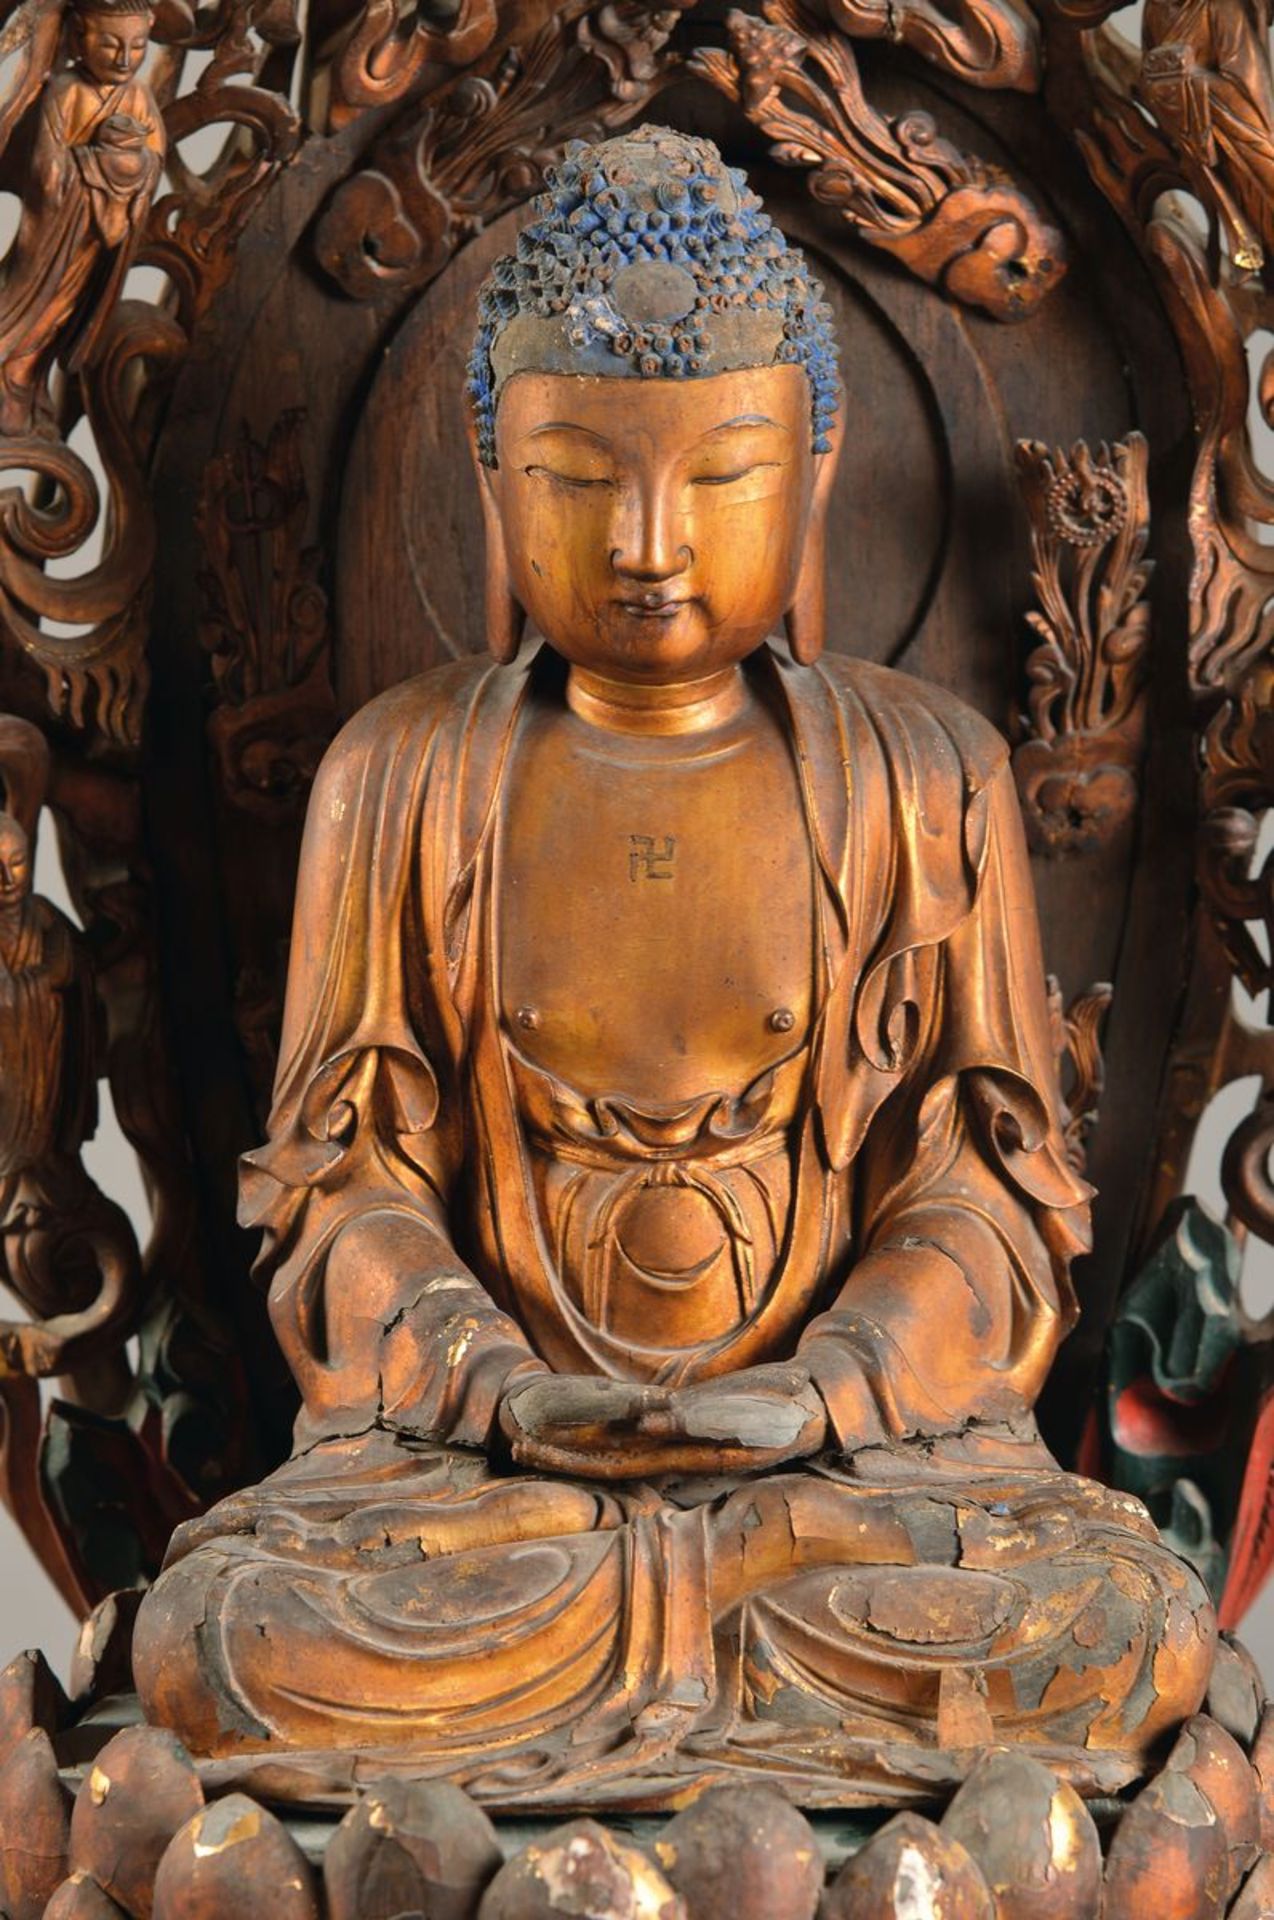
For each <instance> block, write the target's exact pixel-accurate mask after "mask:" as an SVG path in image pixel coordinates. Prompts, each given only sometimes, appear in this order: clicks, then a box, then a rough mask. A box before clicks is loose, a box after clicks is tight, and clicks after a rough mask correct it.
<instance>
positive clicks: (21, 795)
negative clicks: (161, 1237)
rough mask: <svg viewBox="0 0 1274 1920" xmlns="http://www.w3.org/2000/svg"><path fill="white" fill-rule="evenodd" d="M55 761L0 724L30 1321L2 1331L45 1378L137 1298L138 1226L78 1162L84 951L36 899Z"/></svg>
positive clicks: (105, 1341)
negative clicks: (42, 814) (38, 847)
mask: <svg viewBox="0 0 1274 1920" xmlns="http://www.w3.org/2000/svg"><path fill="white" fill-rule="evenodd" d="M48 760H49V755H48V748H47V746H46V745H45V742H44V739H43V736H42V735H41V734H40V733H39V732H38V731H37V730H36V729H35V728H34V727H32V726H30V725H29V724H28V723H27V722H25V721H22V720H16V719H13V718H11V717H9V716H2V717H0V780H3V784H4V792H5V803H4V811H3V812H0V1279H2V1280H3V1281H4V1283H5V1285H6V1286H8V1287H9V1289H10V1290H11V1291H12V1292H13V1293H14V1294H15V1295H16V1296H17V1298H18V1299H19V1300H20V1301H21V1302H22V1304H23V1306H24V1307H25V1308H26V1309H27V1312H28V1313H29V1314H30V1315H31V1319H30V1320H29V1321H27V1322H23V1323H17V1324H10V1325H0V1369H3V1371H4V1372H5V1373H7V1374H14V1373H16V1374H23V1375H31V1376H36V1377H47V1376H50V1375H53V1374H61V1373H66V1374H69V1373H73V1372H75V1370H76V1368H77V1367H79V1366H82V1365H83V1363H84V1362H85V1361H86V1360H90V1359H92V1358H93V1357H94V1355H95V1354H96V1353H98V1352H100V1351H102V1349H103V1348H105V1347H110V1346H112V1345H117V1344H119V1343H120V1342H121V1340H122V1338H123V1337H124V1336H125V1335H126V1334H127V1333H129V1332H131V1331H132V1327H133V1324H134V1322H135V1319H136V1315H137V1313H138V1310H139V1307H140V1304H141V1271H140V1262H139V1258H138V1252H137V1243H136V1240H135V1238H134V1235H133V1231H132V1228H131V1227H130V1225H129V1223H128V1220H127V1218H126V1216H125V1215H124V1213H123V1212H122V1210H121V1209H120V1208H119V1207H118V1206H116V1205H115V1204H114V1202H112V1201H110V1200H108V1199H107V1198H106V1196H105V1194H103V1193H102V1192H101V1190H100V1189H99V1188H98V1186H97V1185H96V1183H95V1182H94V1181H93V1180H92V1179H91V1178H90V1177H89V1175H88V1173H87V1172H86V1171H85V1168H84V1165H83V1162H82V1160H81V1159H80V1149H81V1147H82V1146H83V1144H84V1142H85V1140H86V1139H87V1138H89V1137H90V1135H91V1134H92V1132H93V1130H94V1127H95V1125H96V1111H95V1105H96V1103H95V1090H96V1078H97V1072H96V1064H95V1060H94V1047H95V1022H94V1018H93V1000H92V992H93V989H92V981H91V978H90V976H89V971H88V956H87V954H86V952H85V950H84V947H83V944H82V941H81V939H80V937H79V935H78V934H77V932H76V929H75V928H74V927H73V926H72V925H71V923H70V921H69V920H67V919H66V917H65V916H64V915H63V914H61V913H59V911H58V910H57V908H56V907H53V906H51V905H50V903H49V902H48V901H47V900H44V899H42V898H41V896H40V895H39V894H37V893H36V892H35V891H34V885H33V871H34V859H35V839H36V826H37V821H38V818H39V811H40V807H41V805H42V804H43V801H44V797H45V792H46V790H47V784H48Z"/></svg>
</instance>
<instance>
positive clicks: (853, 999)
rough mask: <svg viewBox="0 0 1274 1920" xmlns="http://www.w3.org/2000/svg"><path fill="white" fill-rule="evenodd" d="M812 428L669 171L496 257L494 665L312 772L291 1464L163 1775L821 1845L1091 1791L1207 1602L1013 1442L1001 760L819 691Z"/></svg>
mask: <svg viewBox="0 0 1274 1920" xmlns="http://www.w3.org/2000/svg"><path fill="white" fill-rule="evenodd" d="M838 393H839V389H838V383H837V378H836V372H835V355H834V346H833V341H832V338H831V331H830V319H829V314H828V309H827V308H826V307H825V306H824V305H823V304H822V302H821V299H820V289H819V288H818V287H817V285H816V284H815V283H813V282H812V281H811V280H810V278H809V277H808V274H807V271H806V268H805V264H804V262H803V260H802V258H801V256H800V255H799V254H798V253H797V252H796V251H795V250H793V249H792V248H790V247H788V246H787V245H786V243H785V242H784V240H783V238H782V236H781V235H780V234H779V233H778V232H777V231H776V229H775V228H774V226H773V225H772V224H771V222H770V221H769V219H768V218H767V217H766V215H765V214H764V213H763V212H762V210H761V208H760V205H759V202H758V201H757V200H756V198H755V197H754V196H753V195H752V194H751V193H750V192H749V191H748V189H747V187H746V184H745V182H744V180H743V178H742V176H741V175H740V174H739V173H737V172H734V171H732V170H729V169H727V168H725V167H724V166H723V164H722V162H721V160H720V157H719V155H718V154H717V152H716V150H715V148H713V147H712V146H710V145H709V144H708V143H707V142H705V141H703V140H698V139H691V138H686V137H682V136H680V135H674V134H671V133H669V132H667V131H665V130H662V129H659V128H652V127H646V128H642V129H640V130H638V131H636V132H633V133H630V134H627V135H624V136H623V137H620V138H618V139H615V140H611V141H608V142H606V143H605V144H604V145H599V146H596V147H581V146H576V147H574V148H573V149H571V151H570V152H569V154H568V157H567V159H566V160H565V162H564V163H563V164H562V165H561V166H560V167H559V168H558V169H557V170H556V172H555V174H554V175H552V176H551V180H550V189H549V191H548V193H547V194H546V195H545V197H544V198H543V199H542V200H541V201H540V202H539V203H538V205H537V209H536V218H535V220H534V223H533V224H532V225H530V226H529V227H528V228H527V229H526V230H525V231H524V232H523V233H522V234H521V236H520V238H519V241H518V248H517V254H516V257H514V258H507V259H503V260H500V261H499V262H498V263H497V265H496V267H495V269H494V272H493V274H492V276H491V279H490V281H489V282H488V285H487V287H486V289H485V291H484V293H483V296H482V300H481V309H480V330H479V334H478V339H477V344H476V347H475V350H474V355H473V362H472V397H473V411H474V420H475V444H476V452H477V459H478V470H479V478H480V483H481V492H482V498H483V502H484V509H485V514H486V522H487V536H488V577H487V600H488V623H489V624H488V638H489V642H490V647H491V650H492V651H493V653H494V655H495V660H496V664H494V665H493V664H491V662H489V661H487V662H485V663H484V662H481V661H477V660H464V661H459V662H456V663H454V664H452V665H448V666H445V667H442V668H440V669H438V670H436V671H434V672H432V673H429V674H426V675H425V676H423V677H422V678H420V679H417V680H414V681H412V682H410V683H408V684H406V685H402V686H399V687H395V688H394V689H392V690H391V691H390V692H389V693H387V694H385V695H383V696H382V697H381V698H379V699H377V700H375V701H374V702H373V703H372V704H371V705H370V706H368V707H367V708H365V709H364V710H363V712H361V713H360V714H359V715H358V716H357V717H356V718H355V719H354V720H353V721H352V722H351V723H350V725H349V726H348V727H347V728H346V729H345V731H344V732H343V733H342V734H341V736H340V738H339V739H338V741H337V742H336V744H335V746H334V747H333V748H332V749H331V751H330V753H329V755H328V757H327V759H326V761H325V763H324V765H323V767H322V770H321V772H320V774H319V777H318V781H317V785H316V788H315V791H314V795H313V798H312V801H311V805H310V812H309V820H308V825H307V828H306V836H305V845H304V851H303V855H302V862H301V876H300V890H299V896H298V902H297V911H296V923H295V938H294V944H293V951H292V958H291V973H290V978H289V982H288V991H287V1010H286V1019H285V1032H284V1037H283V1044H282V1052H281V1056H280V1066H279V1073H278V1080H277V1088H276V1101H275V1106H274V1111H273V1114H272V1117H271V1122H270V1129H269V1132H270V1138H269V1141H268V1143H267V1144H266V1145H265V1146H264V1147H262V1148H261V1149H260V1150H259V1151H257V1152H255V1153H252V1154H250V1155H248V1156H247V1160H246V1164H245V1170H244V1178H243V1188H242V1193H243V1206H242V1213H243V1218H244V1220H245V1222H246V1223H247V1224H249V1225H261V1226H263V1227H264V1229H265V1234H266V1241H265V1252H264V1255H263V1262H264V1267H265V1270H266V1272H267V1273H268V1274H269V1275H270V1277H271V1293H270V1300H271V1310H272V1315H273V1321H274V1325H275V1327H276V1329H277V1331H278V1335H279V1338H280V1340H281V1342H282V1344H283V1347H284V1349H285V1351H286V1353H287V1356H288V1358H289V1360H290V1362H291V1365H292V1367H293V1369H294V1371H295V1373H296V1377H297V1380H298V1382H299V1385H300V1389H301V1393H302V1396H303V1400H304V1407H303V1411H302V1413H301V1415H300V1418H299V1422H298V1425H297V1430H296V1444H295V1452H294V1456H293V1458H292V1459H291V1460H290V1461H289V1462H288V1463H287V1464H286V1465H285V1466H284V1467H282V1468H281V1469H280V1470H279V1471H277V1472H276V1473H274V1474H272V1475H271V1476H270V1477H269V1478H268V1479H267V1480H266V1481H265V1482H264V1483H263V1484H262V1485H261V1486H258V1487H255V1488H252V1489H250V1490H248V1491H246V1492H243V1493H240V1494H237V1495H235V1496H233V1497H232V1498H230V1499H229V1500H226V1501H224V1502H223V1503H222V1504H221V1505H220V1506H218V1507H217V1508H215V1509H214V1510H213V1511H212V1512H211V1513H209V1514H208V1515H207V1516H206V1517H204V1518H203V1519H200V1520H197V1521H194V1522H192V1523H190V1524H188V1525H186V1526H184V1527H182V1528H181V1529H180V1530H179V1531H178V1533H177V1535H176V1537H175V1539H174V1541H173V1545H172V1550H171V1553H170V1556H169V1564H168V1566H167V1569H166V1571H165V1572H164V1573H163V1575H162V1576H161V1578H160V1579H159V1581H158V1583H157V1585H156V1586H155V1587H154V1589H153V1590H152V1592H151V1593H150V1594H149V1596H148V1597H147V1599H146V1600H145V1602H144V1604H143V1607H142V1611H141V1616H140V1620H139V1625H138V1630H137V1639H136V1648H137V1651H136V1676H137V1682H138V1686H139V1689H140V1692H141V1696H142V1700H143V1703H144V1706H145V1708H146V1711H147V1713H148V1715H149V1716H150V1717H151V1718H152V1719H153V1720H155V1721H158V1722H160V1723H162V1724H164V1725H166V1726H169V1727H172V1728H174V1729H176V1730H177V1731H178V1732H179V1733H180V1734H181V1736H182V1738H183V1739H184V1740H185V1741H186V1742H187V1743H188V1744H189V1745H190V1746H191V1748H192V1749H193V1750H194V1751H196V1752H198V1753H200V1754H205V1755H214V1756H223V1757H224V1756H237V1755H252V1754H261V1753H277V1754H280V1755H283V1756H285V1757H286V1758H287V1759H288V1760H289V1762H290V1763H296V1762H298V1761H299V1759H300V1757H301V1756H304V1755H306V1754H309V1755H310V1756H311V1757H313V1756H316V1755H321V1754H323V1753H324V1752H326V1753H328V1754H332V1753H334V1752H335V1751H337V1750H343V1751H345V1752H348V1751H350V1750H359V1749H362V1750H368V1749H372V1750H375V1751H376V1752H377V1753H378V1754H380V1755H390V1756H397V1758H398V1761H399V1763H401V1764H402V1765H404V1766H408V1765H409V1766H410V1768H411V1769H412V1771H413V1772H417V1773H431V1772H432V1773H435V1774H439V1775H447V1776H449V1777H451V1778H453V1779H455V1780H457V1781H459V1782H460V1783H461V1784H463V1785H466V1786H468V1787H469V1788H470V1789H471V1790H472V1791H474V1792H476V1793H478V1794H479V1795H481V1796H483V1797H485V1798H486V1800H487V1801H488V1802H489V1803H492V1804H497V1805H505V1806H512V1805H516V1804H519V1803H520V1802H521V1803H527V1802H530V1801H535V1802H537V1803H539V1804H541V1805H544V1804H551V1803H553V1802H554V1801H556V1802H558V1803H559V1804H568V1803H569V1804H571V1805H576V1806H578V1805H581V1804H602V1803H605V1802H607V1801H610V1802H611V1803H613V1804H619V1805H628V1806H657V1805H659V1804H661V1803H662V1804H667V1803H668V1802H669V1801H671V1800H672V1799H674V1798H677V1799H684V1797H685V1796H686V1794H687V1793H688V1792H692V1791H694V1790H695V1788H696V1786H697V1785H698V1784H700V1783H704V1784H706V1783H708V1782H712V1781H722V1780H725V1779H728V1778H731V1777H738V1776H739V1775H740V1774H748V1773H752V1774H756V1773H763V1774H765V1775H766V1776H767V1777H769V1778H773V1779H776V1780H779V1781H781V1782H782V1783H783V1784H784V1785H785V1786H786V1787H787V1789H788V1791H790V1792H791V1793H792V1794H793V1796H794V1797H796V1798H798V1799H800V1800H801V1801H802V1802H803V1803H804V1804H806V1805H818V1804H827V1805H850V1804H854V1803H856V1802H862V1801H880V1800H882V1799H884V1800H891V1799H892V1800H904V1799H906V1798H908V1797H909V1796H910V1797H916V1796H917V1795H932V1793H933V1792H934V1791H935V1789H936V1788H937V1787H938V1786H939V1785H941V1784H942V1783H943V1782H950V1781H954V1780H956V1779H958V1778H960V1777H961V1776H962V1774H963V1772H965V1771H967V1769H968V1766H969V1765H970V1764H971V1763H972V1759H973V1758H975V1757H976V1753H977V1750H978V1747H979V1743H982V1744H985V1743H986V1742H989V1741H997V1742H1018V1743H1021V1744H1023V1745H1025V1746H1028V1747H1030V1748H1032V1749H1033V1750H1035V1751H1037V1752H1039V1753H1041V1754H1042V1755H1044V1756H1046V1757H1047V1758H1048V1759H1049V1761H1050V1762H1051V1764H1053V1765H1054V1766H1055V1767H1056V1768H1057V1769H1058V1771H1059V1772H1061V1773H1062V1774H1064V1775H1065V1776H1066V1777H1067V1778H1069V1779H1070V1780H1072V1781H1073V1782H1074V1783H1076V1784H1077V1785H1078V1786H1079V1787H1080V1788H1081V1789H1086V1790H1088V1791H1090V1792H1091V1791H1097V1790H1099V1789H1110V1788H1113V1787H1117V1786H1120V1785H1122V1784H1124V1783H1126V1782H1128V1781H1129V1780H1131V1779H1132V1778H1134V1777H1135V1776H1136V1775H1137V1774H1138V1773H1139V1772H1140V1771H1141V1770H1142V1768H1143V1766H1144V1763H1145V1761H1146V1758H1147V1755H1148V1754H1149V1753H1150V1751H1151V1749H1152V1748H1154V1747H1155V1745H1156V1744H1157V1743H1158V1742H1160V1741H1161V1740H1162V1738H1163V1737H1164V1736H1165V1735H1167V1734H1168V1733H1169V1732H1170V1731H1171V1729H1172V1728H1173V1727H1174V1726H1175V1725H1176V1724H1177V1723H1178V1722H1179V1721H1180V1720H1181V1719H1182V1718H1183V1717H1184V1716H1186V1715H1188V1714H1190V1713H1191V1712H1193V1711H1194V1710H1195V1709H1196V1708H1197V1707H1198V1705H1199V1703H1200V1701H1201V1699H1202V1697H1203V1694H1204V1691H1205V1688H1206V1685H1207V1680H1208V1675H1209V1671H1210V1667H1211V1662H1212V1654H1213V1646H1214V1640H1215V1624H1214V1620H1213V1615H1212V1611H1211V1608H1210V1606H1209V1603H1208V1600H1207V1597H1206V1594H1205V1592H1204V1590H1203V1588H1202V1586H1201V1585H1200V1583H1199V1581H1198V1580H1197V1579H1196V1577H1195V1575H1194V1574H1193V1573H1192V1572H1191V1570H1190V1569H1189V1568H1188V1567H1187V1566H1185V1565H1184V1564H1183V1563H1182V1562H1181V1561H1179V1560H1178V1559H1177V1558H1175V1557H1174V1556H1173V1555H1172V1554H1171V1553H1169V1552H1168V1551H1167V1549H1166V1548H1165V1547H1164V1546H1163V1544H1162V1543H1161V1541H1160V1540H1159V1537H1158V1535H1157V1534H1156V1532H1155V1530H1154V1528H1153V1527H1152V1526H1151V1524H1150V1522H1149V1520H1148V1518H1147V1516H1146V1514H1145V1512H1144V1509H1143V1508H1141V1507H1140V1505H1139V1504H1138V1503H1137V1502H1136V1501H1135V1500H1132V1499H1130V1498H1128V1497H1127V1496H1123V1495H1119V1494H1115V1493H1111V1492H1109V1491H1107V1490H1106V1489H1104V1488H1101V1487H1099V1486H1097V1485H1095V1484H1093V1483H1091V1482H1088V1481H1085V1480H1082V1479H1078V1478H1075V1477H1074V1476H1072V1475H1069V1474H1066V1473H1064V1472H1062V1471H1061V1469H1060V1468H1059V1467H1058V1466H1057V1464H1056V1463H1055V1462H1054V1460H1053V1459H1052V1458H1051V1457H1050V1455H1049V1453H1048V1452H1047V1450H1046V1449H1045V1447H1044V1446H1043V1444H1042V1443H1041V1441H1040V1439H1039V1437H1038V1435H1037V1432H1036V1429H1035V1426H1034V1424H1033V1420H1032V1416H1031V1408H1032V1405H1033V1403H1034V1401H1035V1398H1036V1396H1037V1394H1038V1392H1039V1390H1040V1387H1041V1386H1042V1384H1043V1382H1044V1379H1045V1377H1046V1375H1047V1373H1048V1370H1049V1366H1050V1363H1051V1361H1052V1359H1053V1355H1054V1353H1055V1351H1056V1348H1057V1345H1058V1342H1059V1340H1060V1339H1061V1337H1062V1335H1063V1334H1064V1332H1065V1331H1066V1328H1067V1326H1068V1324H1069V1322H1070V1318H1071V1315H1072V1296H1071V1292H1070V1287H1069V1279H1068V1267H1069V1262H1070V1259H1071V1256H1072V1254H1073V1253H1074V1252H1075V1251H1076V1250H1078V1249H1080V1248H1082V1247H1083V1246H1084V1244H1085V1236H1086V1233H1087V1228H1088V1202H1089V1198H1090V1192H1089V1189H1088V1188H1087V1187H1086V1186H1085V1184H1084V1182H1083V1181H1082V1180H1081V1179H1079V1178H1078V1176H1077V1175H1076V1173H1075V1172H1074V1170H1073V1169H1072V1167H1071V1165H1070V1164H1069V1162H1068V1160H1067V1156H1066V1152H1065V1148H1064V1142H1063V1137H1062V1133H1061V1127H1060V1121H1059V1098H1058V1093H1057V1086H1056V1078H1055V1074H1056V1067H1055V1061H1054V1058H1053V1056H1052V1052H1051V1047H1050V1037H1049V1021H1048V1015H1047V1010H1046V998H1045V977H1044V968H1043V964H1042V960H1041V954H1040V944H1039V935H1038V929H1037V923H1036V917H1035V910H1034V904H1033V901H1032V896H1031V883H1030V877H1029V870H1028V866H1027V860H1026V854H1025V850H1024V845H1023V837H1022V831H1021V825H1020V821H1019V817H1018V812H1017V804H1016V798H1015V794H1014V787H1013V782H1012V777H1011V773H1010V770H1009V766H1008V756H1007V749H1006V747H1005V744H1004V742H1003V741H1002V740H1001V739H1000V737H999V736H998V735H997V734H996V733H995V732H994V731H993V730H992V728H991V727H990V726H989V725H987V723H986V722H985V721H983V720H982V719H980V718H979V717H978V716H977V715H975V714H973V713H971V712H969V711H968V710H967V709H966V708H965V707H963V706H962V705H961V704H960V703H959V702H958V701H957V700H955V699H954V698H953V697H952V696H951V695H949V694H947V693H945V692H942V691H939V690H937V689H935V688H932V687H927V686H924V685H922V684H921V683H919V682H918V681H915V680H913V679H911V678H908V677H907V676H905V675H901V674H898V673H894V672H890V671H888V670H886V669H883V668H879V667H875V666H869V665H865V664H863V663H861V662H856V661H854V660H852V659H847V658H841V657H838V656H833V657H821V656H822V645H823V635H824V619H825V593H824V585H823V559H824V524H825V515H826V509H827V503H828V496H829V492H830V488H831V484H832V478H833V473H834V469H835V459H836V453H835V446H836V442H837V440H838V438H839V437H840V436H843V435H845V434H851V433H852V432H853V431H854V422H853V420H852V419H846V420H840V421H838V419H837V410H838V404H839V400H838ZM528 617H529V627H530V633H529V635H528V636H527V637H526V638H524V636H523V625H524V620H526V619H528ZM837 617H838V618H841V619H845V620H846V621H849V620H852V610H850V609H838V610H837ZM784 625H785V626H786V638H785V639H780V638H778V637H777V635H778V633H779V632H780V630H782V629H783V627H784Z"/></svg>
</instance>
